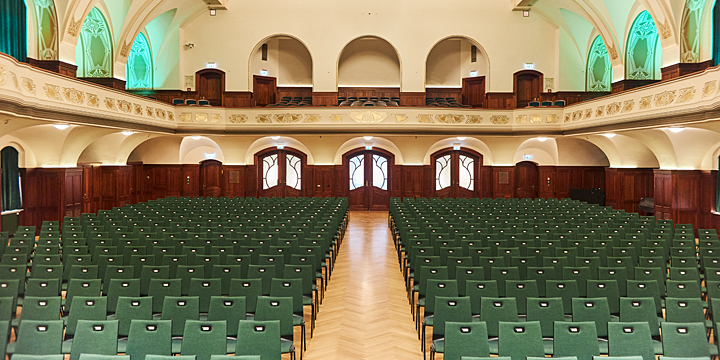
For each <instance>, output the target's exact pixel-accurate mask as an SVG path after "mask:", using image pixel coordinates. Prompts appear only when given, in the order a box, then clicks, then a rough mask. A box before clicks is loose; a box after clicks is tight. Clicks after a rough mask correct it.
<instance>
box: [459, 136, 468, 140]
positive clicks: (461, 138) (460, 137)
mask: <svg viewBox="0 0 720 360" xmlns="http://www.w3.org/2000/svg"><path fill="white" fill-rule="evenodd" d="M457 139H458V140H460V141H465V139H467V137H466V136H458V137H457Z"/></svg>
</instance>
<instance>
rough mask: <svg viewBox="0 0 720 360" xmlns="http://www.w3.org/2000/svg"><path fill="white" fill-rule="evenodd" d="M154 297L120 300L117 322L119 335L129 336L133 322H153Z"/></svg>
mask: <svg viewBox="0 0 720 360" xmlns="http://www.w3.org/2000/svg"><path fill="white" fill-rule="evenodd" d="M152 303H153V298H152V296H143V297H127V296H121V297H119V298H118V301H117V307H116V308H115V320H117V321H118V335H119V336H128V334H129V332H130V323H131V322H132V321H133V320H152V305H153V304H152Z"/></svg>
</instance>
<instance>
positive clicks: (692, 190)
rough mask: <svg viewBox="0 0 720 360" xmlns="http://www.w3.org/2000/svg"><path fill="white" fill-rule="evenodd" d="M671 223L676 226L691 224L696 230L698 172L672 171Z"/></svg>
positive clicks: (698, 191) (698, 193) (698, 192)
mask: <svg viewBox="0 0 720 360" xmlns="http://www.w3.org/2000/svg"><path fill="white" fill-rule="evenodd" d="M672 173H673V174H672V177H673V180H672V181H673V184H672V186H673V195H674V199H673V205H674V206H673V221H674V222H675V223H676V224H693V227H694V228H697V224H698V208H699V203H700V200H699V196H700V171H697V170H674V171H673V172H672Z"/></svg>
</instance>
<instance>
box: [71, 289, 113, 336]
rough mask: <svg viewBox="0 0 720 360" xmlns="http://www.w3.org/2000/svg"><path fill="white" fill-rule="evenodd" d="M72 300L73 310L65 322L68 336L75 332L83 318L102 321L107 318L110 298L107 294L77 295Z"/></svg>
mask: <svg viewBox="0 0 720 360" xmlns="http://www.w3.org/2000/svg"><path fill="white" fill-rule="evenodd" d="M72 301H73V307H72V309H73V310H72V311H71V312H70V315H68V317H67V321H66V323H65V335H66V336H67V335H74V334H75V329H76V328H77V325H78V322H79V321H81V320H91V321H102V320H106V319H107V304H108V299H107V297H106V296H97V297H86V296H76V297H74V298H73V300H72ZM116 332H117V330H116ZM115 335H117V334H115Z"/></svg>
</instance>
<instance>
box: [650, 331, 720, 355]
mask: <svg viewBox="0 0 720 360" xmlns="http://www.w3.org/2000/svg"><path fill="white" fill-rule="evenodd" d="M661 326H662V334H663V338H662V345H663V355H664V356H671V357H684V358H690V357H710V356H712V355H713V350H712V349H713V348H714V347H715V346H716V345H711V344H709V342H708V338H707V335H706V334H707V333H706V329H705V323H704V322H694V323H693V322H683V323H673V322H663V323H662V325H661Z"/></svg>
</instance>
